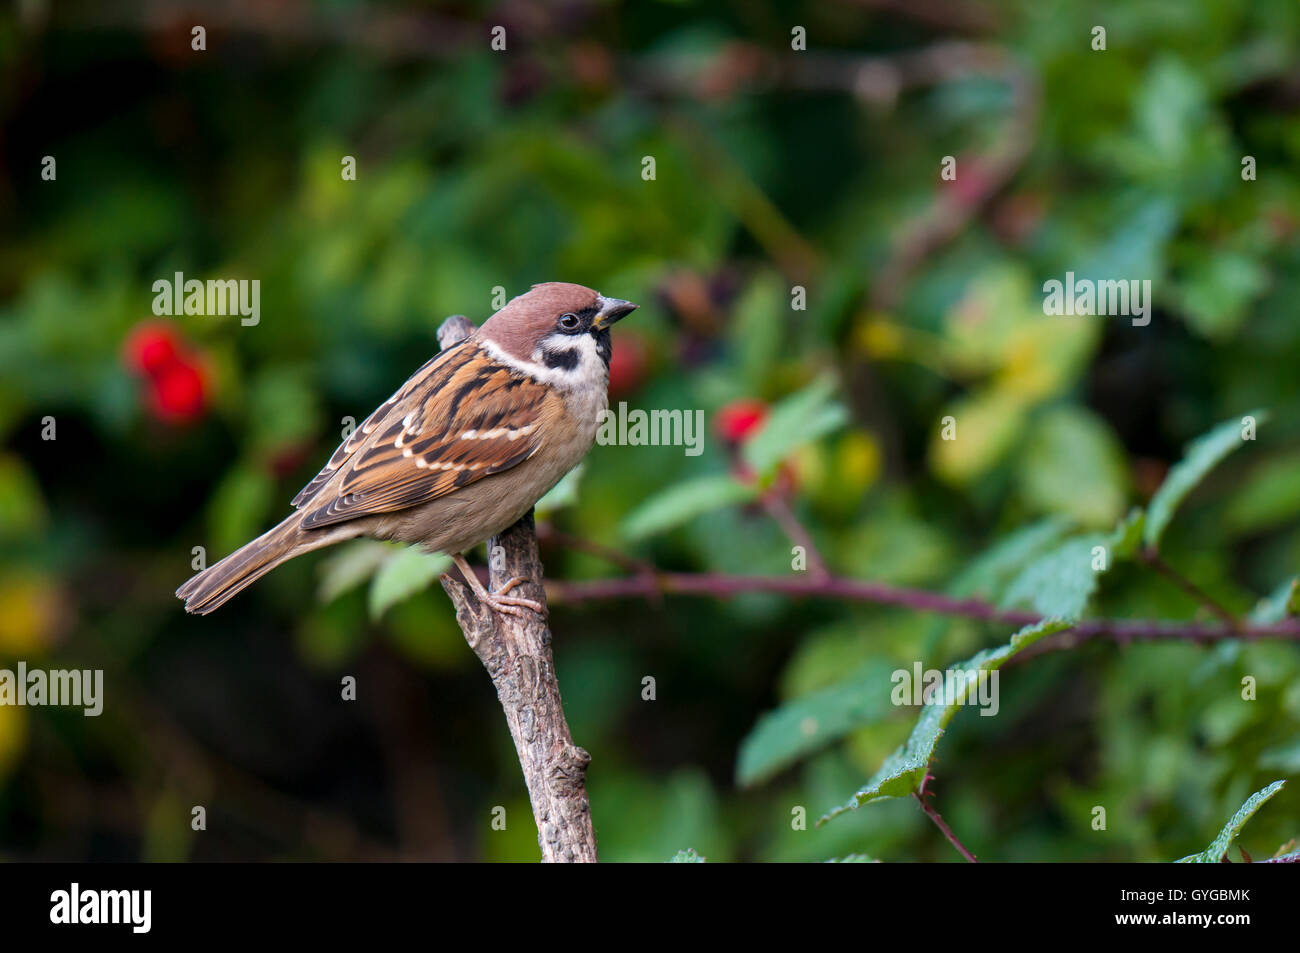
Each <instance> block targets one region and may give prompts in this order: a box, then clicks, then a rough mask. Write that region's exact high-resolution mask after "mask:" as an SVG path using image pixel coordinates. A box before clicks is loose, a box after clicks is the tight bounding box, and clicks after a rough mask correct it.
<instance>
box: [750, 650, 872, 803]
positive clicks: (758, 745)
mask: <svg viewBox="0 0 1300 953" xmlns="http://www.w3.org/2000/svg"><path fill="white" fill-rule="evenodd" d="M894 668H895V666H893V665H892V664H889V663H887V662H883V661H875V662H872V663H870V664H869V665H868V666H866V668H865V670H864V671H861V672H859V673H858V674H857V675H855V676H853V677H851V678H849V679H847V680H845V681H843V682H841V683H839V684H837V685H832V686H830V687H828V688H824V689H822V690H821V691H817V692H814V693H812V694H810V695H805V696H803V697H801V698H796V699H794V700H793V701H791V702H788V703H787V704H785V705H782V706H781V707H780V708H778V709H776V710H775V711H771V712H768V713H767V714H765V715H763V716H762V717H761V718H759V720H758V723H757V724H756V725H754V727H753V729H752V730H751V731H750V733H749V734H748V735H747V736H746V737H745V740H744V741H742V742H741V743H740V755H739V758H738V759H737V763H736V783H737V784H739V785H740V786H741V787H750V786H752V785H755V784H759V783H761V782H763V781H766V780H767V779H768V778H770V777H772V776H773V775H774V774H777V773H778V772H780V771H782V770H784V769H785V768H787V767H789V766H790V765H791V764H794V763H795V762H796V761H798V760H799V759H800V758H803V757H804V756H806V755H808V754H811V753H812V752H814V751H816V750H817V749H819V748H821V747H824V746H825V745H827V744H830V743H831V742H832V741H835V740H837V739H839V738H842V737H844V736H845V735H846V734H848V733H849V732H850V731H852V730H853V729H854V728H856V727H857V726H859V725H861V724H864V723H866V722H872V721H879V720H881V719H883V718H885V717H886V716H888V715H889V714H890V712H891V711H892V710H893V705H891V704H890V700H889V696H890V675H891V674H892V672H893V671H894Z"/></svg>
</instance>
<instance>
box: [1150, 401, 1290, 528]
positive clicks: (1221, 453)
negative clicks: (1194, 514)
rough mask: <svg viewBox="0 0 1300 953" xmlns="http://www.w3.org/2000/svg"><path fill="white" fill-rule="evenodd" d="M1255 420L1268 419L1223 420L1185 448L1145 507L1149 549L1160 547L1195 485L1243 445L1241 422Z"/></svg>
mask: <svg viewBox="0 0 1300 953" xmlns="http://www.w3.org/2000/svg"><path fill="white" fill-rule="evenodd" d="M1245 417H1253V418H1255V424H1256V426H1258V425H1259V424H1262V423H1263V422H1264V421H1265V420H1267V419H1268V412H1267V411H1264V410H1256V411H1252V412H1251V413H1249V414H1243V415H1242V417H1239V418H1236V419H1233V420H1225V421H1224V422H1223V423H1221V424H1219V425H1218V426H1217V427H1215V428H1214V429H1213V430H1211V431H1210V432H1209V433H1206V434H1204V435H1202V436H1200V437H1198V438H1197V439H1196V440H1193V441H1192V442H1191V443H1190V444H1188V445H1187V449H1186V451H1185V452H1184V453H1183V459H1182V460H1180V461H1178V463H1176V464H1174V466H1173V467H1172V468H1170V470H1169V474H1168V475H1167V476H1166V477H1165V480H1164V482H1163V483H1161V484H1160V489H1158V490H1156V493H1155V496H1153V497H1151V504H1150V505H1149V506H1148V507H1147V525H1146V530H1145V532H1144V533H1143V542H1144V543H1145V544H1146V546H1147V548H1148V549H1156V548H1158V547H1159V546H1160V537H1161V536H1163V535H1164V532H1165V529H1166V528H1167V527H1168V526H1169V521H1170V520H1171V519H1173V516H1174V511H1175V510H1176V509H1178V505H1179V504H1180V503H1182V501H1183V499H1184V498H1185V497H1186V496H1187V494H1188V493H1190V492H1191V491H1192V490H1193V489H1194V488H1195V486H1196V485H1197V484H1198V483H1200V482H1201V480H1202V479H1204V477H1205V475H1206V474H1207V473H1209V472H1210V471H1211V470H1212V469H1214V467H1215V466H1216V465H1217V464H1218V463H1219V461H1221V460H1222V459H1223V458H1224V457H1226V456H1227V455H1228V454H1230V453H1232V451H1234V450H1236V449H1237V448H1238V447H1240V446H1241V445H1242V443H1243V442H1244V441H1243V440H1242V439H1241V428H1242V423H1241V421H1242V419H1243V418H1245Z"/></svg>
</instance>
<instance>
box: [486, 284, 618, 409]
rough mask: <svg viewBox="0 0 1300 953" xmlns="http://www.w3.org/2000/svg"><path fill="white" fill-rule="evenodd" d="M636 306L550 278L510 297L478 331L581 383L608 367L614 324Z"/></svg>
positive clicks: (561, 378) (521, 357)
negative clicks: (611, 327) (611, 331)
mask: <svg viewBox="0 0 1300 953" xmlns="http://www.w3.org/2000/svg"><path fill="white" fill-rule="evenodd" d="M636 308H637V306H636V305H634V304H633V303H632V302H630V301H623V300H622V299H620V298H607V297H605V296H604V295H602V294H600V293H599V292H596V291H593V290H592V289H590V288H584V287H583V286H582V285H573V284H567V283H565V282H562V281H551V282H547V283H546V284H542V285H533V287H532V290H530V291H527V292H525V293H524V294H521V295H520V296H519V297H517V298H513V299H511V300H510V301H509V302H508V303H507V304H506V306H505V307H504V308H502V309H501V310H500V311H498V312H497V313H496V314H494V315H492V317H490V318H488V319H487V321H485V322H484V323H483V327H482V328H481V329H480V331H479V335H480V337H482V338H485V339H487V340H489V341H491V342H492V343H493V344H495V345H496V346H497V347H498V348H499V349H500V350H501V351H503V352H504V353H505V354H506V355H508V356H509V357H511V358H513V359H515V360H517V361H522V362H526V363H528V364H532V365H535V366H538V368H539V369H541V368H544V369H546V372H548V375H549V376H553V377H554V378H555V379H556V383H561V384H562V383H565V382H571V383H576V382H578V381H579V380H580V379H586V378H588V377H590V376H592V375H593V374H595V373H596V372H597V370H599V371H600V373H602V374H606V373H607V372H608V368H609V358H610V353H611V348H610V334H609V329H610V326H611V325H613V324H614V322H616V321H618V320H619V319H621V318H623V317H625V316H626V315H628V314H630V313H631V312H633V311H635V310H636Z"/></svg>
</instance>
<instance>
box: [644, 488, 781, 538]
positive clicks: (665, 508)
mask: <svg viewBox="0 0 1300 953" xmlns="http://www.w3.org/2000/svg"><path fill="white" fill-rule="evenodd" d="M757 493H758V489H757V488H756V487H753V486H748V485H746V484H744V483H741V482H740V481H739V480H737V479H735V478H734V477H731V476H703V477H697V478H695V479H693V480H687V481H686V482H684V483H678V484H675V485H673V486H670V487H668V489H666V490H664V491H663V492H661V493H657V494H655V495H654V496H652V497H650V499H648V500H646V501H645V502H644V503H642V504H641V505H640V506H638V507H637V508H636V509H635V510H633V511H632V512H631V513H630V514H629V515H628V517H627V519H625V520H624V521H623V527H622V532H623V536H624V537H625V538H627V539H641V538H643V537H645V536H652V535H654V534H655V533H662V532H664V531H665V530H669V529H672V528H674V527H676V526H680V525H682V524H683V523H686V522H689V521H690V520H692V519H694V518H695V517H697V516H702V515H704V514H705V513H709V512H712V511H713V510H717V509H721V508H722V507H724V506H731V505H732V504H734V503H745V502H748V501H750V500H752V499H753V498H754V497H755V496H756V495H757Z"/></svg>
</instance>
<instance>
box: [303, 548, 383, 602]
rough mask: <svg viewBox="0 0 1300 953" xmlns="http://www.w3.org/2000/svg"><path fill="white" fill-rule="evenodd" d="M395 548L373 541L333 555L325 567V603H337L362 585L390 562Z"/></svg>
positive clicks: (322, 591) (322, 592)
mask: <svg viewBox="0 0 1300 953" xmlns="http://www.w3.org/2000/svg"><path fill="white" fill-rule="evenodd" d="M394 551H395V548H394V547H393V546H392V545H390V544H388V543H381V542H378V541H377V540H373V539H360V540H357V541H356V542H352V543H347V544H345V545H343V546H340V547H338V549H337V550H336V551H335V552H333V553H331V554H330V555H329V557H327V558H326V559H325V561H324V562H323V563H322V564H321V581H320V589H319V590H317V593H318V598H319V599H320V601H321V602H333V601H334V600H335V599H337V598H338V597H339V596H341V595H343V593H345V592H347V591H348V590H349V589H353V588H355V587H356V586H359V585H361V583H363V582H365V581H366V580H367V579H369V578H370V577H371V576H373V575H374V574H375V571H376V570H377V569H379V567H380V566H381V565H382V564H383V563H384V561H385V560H387V559H389V558H390V557H391V556H392V555H393V553H394Z"/></svg>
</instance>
